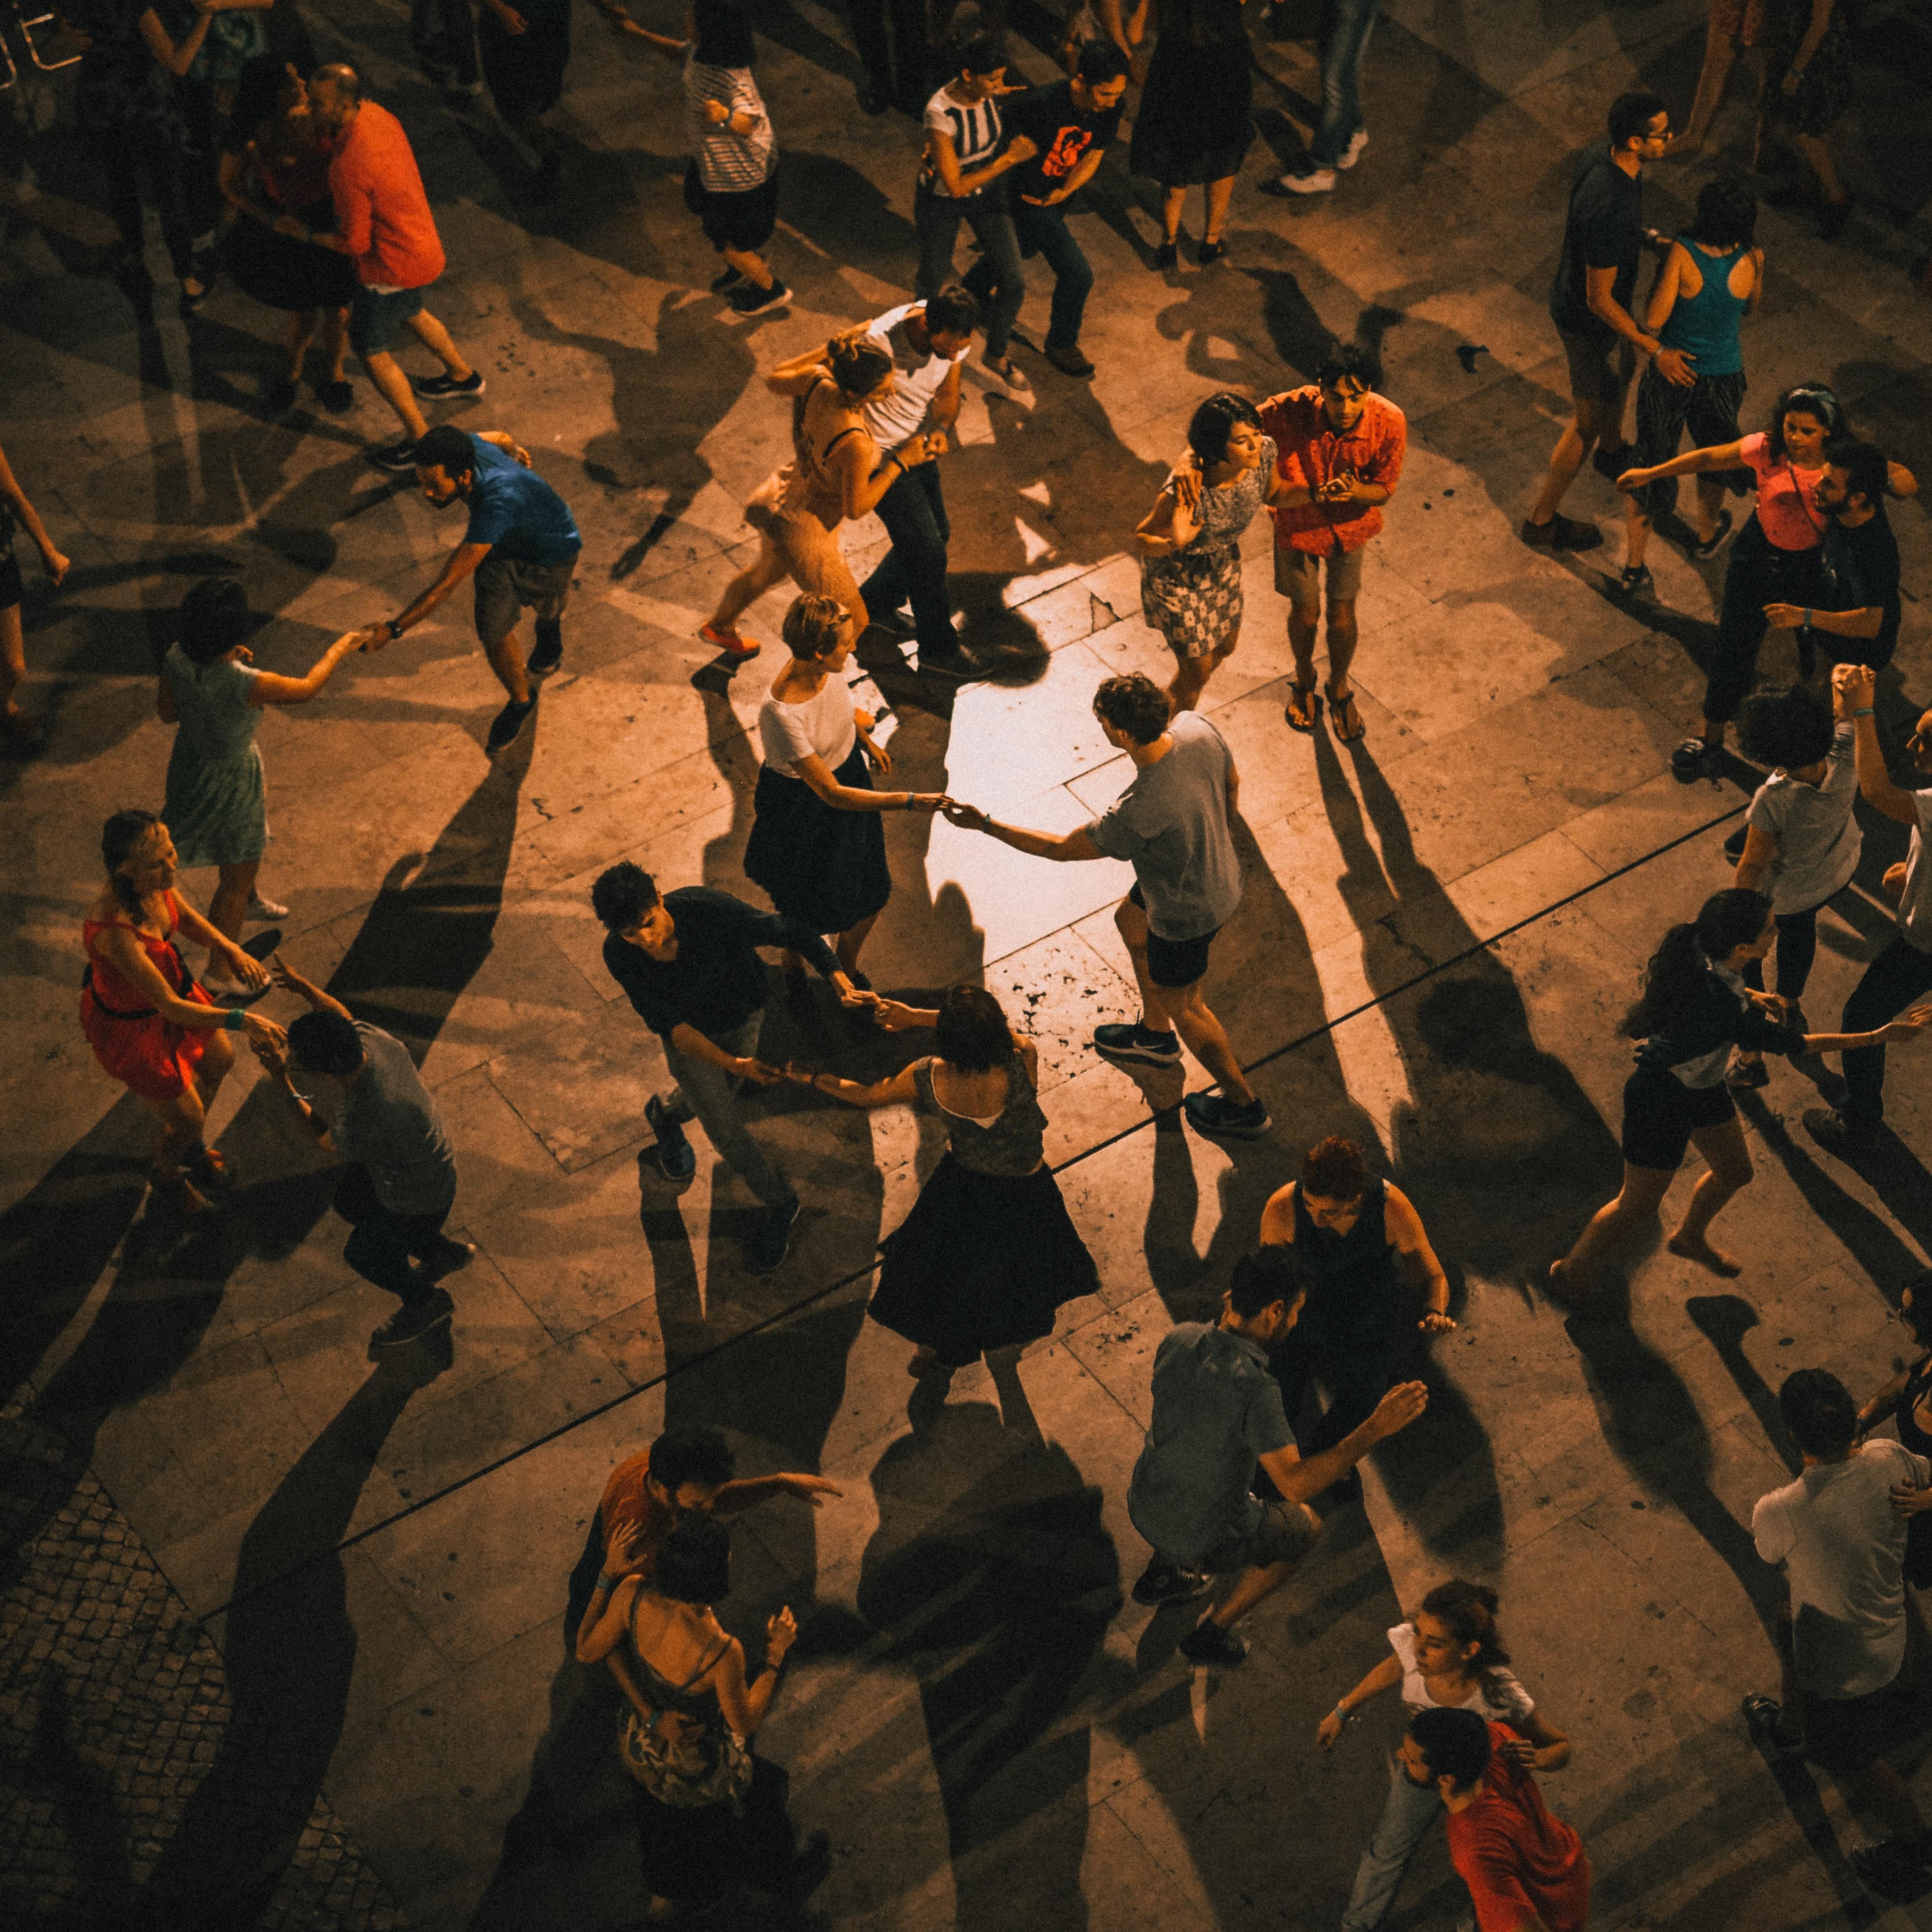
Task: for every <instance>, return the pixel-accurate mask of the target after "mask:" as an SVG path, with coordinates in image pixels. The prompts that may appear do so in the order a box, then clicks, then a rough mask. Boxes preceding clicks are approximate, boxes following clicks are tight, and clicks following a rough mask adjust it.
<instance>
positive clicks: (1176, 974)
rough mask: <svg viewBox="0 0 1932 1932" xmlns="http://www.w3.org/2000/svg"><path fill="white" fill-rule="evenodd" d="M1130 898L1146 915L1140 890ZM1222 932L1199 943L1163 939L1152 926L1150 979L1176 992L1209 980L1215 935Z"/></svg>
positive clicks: (1134, 890)
mask: <svg viewBox="0 0 1932 1932" xmlns="http://www.w3.org/2000/svg"><path fill="white" fill-rule="evenodd" d="M1127 896H1128V898H1130V899H1132V900H1133V902H1134V904H1136V905H1137V906H1139V907H1140V909H1141V910H1142V912H1145V911H1146V910H1147V901H1146V900H1145V899H1144V898H1142V897H1141V889H1140V887H1139V886H1135V888H1134V889H1133V891H1132V892H1130V893H1128V895H1127ZM1220 930H1221V929H1220V927H1219V926H1217V927H1216V928H1215V929H1214V932H1204V933H1203V934H1202V935H1201V937H1200V938H1199V939H1163V938H1161V936H1160V934H1159V933H1157V932H1155V931H1154V928H1153V927H1152V926H1149V927H1148V942H1147V944H1148V978H1149V979H1151V980H1152V981H1153V982H1154V984H1155V985H1156V986H1168V987H1172V988H1173V989H1175V991H1177V992H1178V991H1179V989H1181V988H1182V987H1184V986H1193V984H1194V983H1195V982H1196V980H1205V978H1206V977H1208V948H1209V947H1211V946H1212V945H1213V944H1214V938H1215V934H1216V933H1218V932H1220Z"/></svg>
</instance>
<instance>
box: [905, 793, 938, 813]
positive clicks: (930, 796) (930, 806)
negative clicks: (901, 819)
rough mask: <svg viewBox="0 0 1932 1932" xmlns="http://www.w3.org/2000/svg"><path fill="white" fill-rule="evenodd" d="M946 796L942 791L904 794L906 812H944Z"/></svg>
mask: <svg viewBox="0 0 1932 1932" xmlns="http://www.w3.org/2000/svg"><path fill="white" fill-rule="evenodd" d="M946 803H947V799H946V794H945V793H944V792H943V791H909V792H907V793H906V809H907V811H944V810H945V809H946Z"/></svg>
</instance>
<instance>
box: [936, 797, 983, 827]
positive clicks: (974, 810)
mask: <svg viewBox="0 0 1932 1932" xmlns="http://www.w3.org/2000/svg"><path fill="white" fill-rule="evenodd" d="M945 810H946V818H947V823H948V824H950V825H957V826H962V827H963V828H964V829H965V830H967V831H968V832H984V831H986V830H987V829H989V827H990V826H992V823H993V821H992V819H990V818H989V817H987V815H986V813H984V812H983V811H981V810H980V808H979V807H978V806H977V805H962V804H961V803H960V802H959V799H956V798H955V799H948V800H947V803H946V807H945Z"/></svg>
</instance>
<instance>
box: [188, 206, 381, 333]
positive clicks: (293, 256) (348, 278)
mask: <svg viewBox="0 0 1932 1932" xmlns="http://www.w3.org/2000/svg"><path fill="white" fill-rule="evenodd" d="M325 212H326V209H325ZM221 266H222V267H223V269H226V271H227V273H228V277H229V280H230V281H232V282H233V283H234V284H235V286H236V287H237V288H238V289H239V290H241V291H242V293H243V294H244V295H245V296H248V298H249V299H251V301H254V302H260V303H261V304H262V305H263V307H264V308H278V309H281V310H284V311H286V312H287V313H288V314H296V313H297V312H299V311H302V310H304V309H311V308H328V309H336V308H347V307H348V306H349V305H350V303H351V302H353V301H354V300H355V299H356V264H355V263H353V262H352V261H351V260H350V259H349V257H347V255H344V254H340V253H338V251H336V250H335V249H333V248H318V247H317V245H316V244H315V243H314V242H298V241H297V240H296V238H295V237H294V236H293V235H278V234H277V233H275V230H274V229H272V228H270V227H269V226H266V225H265V224H264V223H262V222H260V221H257V220H255V218H254V217H253V216H252V215H248V214H243V215H239V216H237V217H236V222H235V225H234V226H233V228H231V229H229V231H228V239H227V240H226V241H225V242H223V244H222V246H221Z"/></svg>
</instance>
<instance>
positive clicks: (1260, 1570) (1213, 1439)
mask: <svg viewBox="0 0 1932 1932" xmlns="http://www.w3.org/2000/svg"><path fill="white" fill-rule="evenodd" d="M1303 1295H1304V1291H1303V1289H1302V1286H1301V1280H1300V1278H1299V1277H1298V1275H1297V1274H1296V1272H1295V1263H1294V1261H1293V1259H1292V1256H1289V1255H1288V1254H1286V1253H1284V1252H1283V1250H1281V1249H1280V1248H1264V1249H1263V1250H1262V1251H1261V1253H1259V1254H1253V1255H1247V1256H1244V1257H1243V1258H1242V1259H1241V1260H1240V1261H1239V1262H1237V1263H1236V1264H1235V1273H1234V1277H1233V1279H1232V1281H1231V1282H1230V1283H1229V1286H1228V1289H1227V1292H1226V1294H1225V1295H1223V1298H1222V1308H1221V1319H1220V1321H1218V1322H1214V1323H1213V1324H1209V1323H1207V1322H1181V1323H1179V1324H1178V1325H1176V1326H1175V1328H1173V1329H1172V1330H1170V1331H1169V1334H1168V1335H1167V1337H1166V1340H1164V1341H1163V1343H1161V1345H1160V1350H1159V1352H1157V1354H1156V1355H1155V1356H1154V1422H1153V1426H1152V1427H1151V1428H1150V1429H1149V1430H1148V1436H1147V1446H1146V1447H1145V1448H1144V1449H1143V1450H1142V1451H1141V1454H1140V1460H1139V1462H1137V1463H1136V1464H1135V1465H1134V1474H1133V1482H1132V1484H1130V1486H1129V1488H1128V1490H1127V1514H1128V1516H1129V1517H1130V1518H1131V1519H1132V1520H1133V1526H1134V1527H1135V1529H1137V1530H1139V1532H1140V1533H1141V1535H1142V1536H1144V1537H1145V1538H1147V1540H1148V1542H1149V1543H1150V1544H1152V1545H1153V1547H1154V1555H1153V1556H1152V1558H1151V1560H1150V1561H1149V1562H1148V1567H1147V1568H1146V1570H1145V1571H1144V1572H1143V1573H1142V1577H1141V1579H1140V1580H1139V1583H1136V1584H1135V1586H1134V1601H1135V1602H1136V1603H1137V1604H1175V1603H1184V1602H1186V1601H1188V1600H1189V1599H1190V1598H1196V1597H1199V1596H1201V1595H1203V1594H1205V1592H1206V1591H1207V1590H1208V1588H1209V1587H1210V1586H1209V1579H1210V1578H1211V1577H1216V1576H1221V1575H1226V1574H1228V1573H1229V1572H1231V1571H1232V1572H1235V1573H1237V1574H1236V1575H1235V1587H1234V1588H1233V1589H1232V1590H1231V1591H1229V1593H1228V1596H1227V1599H1226V1601H1225V1602H1224V1603H1223V1604H1221V1605H1220V1607H1219V1608H1218V1609H1217V1610H1210V1611H1209V1612H1208V1614H1207V1615H1206V1616H1204V1617H1203V1618H1202V1620H1201V1621H1200V1622H1199V1624H1197V1625H1196V1626H1195V1627H1194V1628H1193V1630H1191V1631H1190V1632H1189V1633H1188V1634H1187V1636H1185V1637H1183V1638H1182V1639H1181V1655H1182V1656H1184V1657H1185V1658H1187V1659H1188V1661H1190V1663H1194V1664H1238V1663H1240V1662H1241V1659H1242V1658H1244V1657H1245V1656H1247V1654H1248V1647H1247V1644H1246V1643H1244V1642H1243V1641H1242V1640H1241V1638H1239V1637H1236V1636H1235V1634H1234V1625H1235V1623H1236V1622H1238V1620H1239V1619H1241V1618H1242V1617H1244V1616H1246V1615H1247V1613H1248V1612H1249V1611H1250V1610H1253V1608H1254V1607H1255V1606H1256V1604H1259V1603H1260V1602H1262V1601H1263V1599H1265V1598H1268V1597H1271V1596H1272V1595H1274V1592H1276V1591H1277V1590H1279V1589H1280V1588H1281V1586H1283V1584H1284V1583H1286V1582H1287V1581H1288V1580H1289V1577H1292V1576H1293V1575H1294V1574H1295V1568H1296V1565H1298V1564H1299V1563H1300V1562H1301V1559H1303V1558H1304V1556H1307V1554H1308V1553H1309V1551H1310V1549H1312V1548H1313V1546H1314V1543H1315V1539H1316V1535H1318V1534H1319V1532H1320V1529H1321V1527H1322V1525H1321V1520H1320V1519H1319V1517H1317V1516H1316V1514H1315V1513H1314V1511H1313V1510H1311V1509H1310V1508H1309V1507H1308V1504H1307V1499H1308V1498H1309V1497H1310V1496H1316V1495H1319V1493H1321V1492H1322V1490H1325V1489H1326V1488H1327V1487H1328V1485H1329V1484H1331V1483H1333V1482H1335V1481H1338V1480H1340V1478H1342V1477H1343V1476H1345V1475H1347V1474H1348V1472H1349V1471H1350V1470H1351V1469H1353V1468H1354V1467H1355V1465H1356V1464H1357V1463H1359V1462H1360V1461H1361V1460H1362V1458H1363V1457H1364V1456H1366V1455H1367V1454H1368V1453H1369V1451H1370V1450H1371V1449H1373V1448H1374V1447H1375V1446H1376V1444H1377V1443H1378V1442H1382V1441H1384V1440H1385V1439H1387V1438H1388V1437H1389V1436H1393V1435H1394V1434H1395V1433H1396V1432H1397V1430H1401V1429H1406V1428H1407V1427H1408V1426H1409V1424H1411V1423H1412V1422H1413V1421H1415V1418H1417V1417H1418V1415H1421V1413H1422V1412H1423V1409H1424V1406H1426V1405H1427V1402H1428V1400H1429V1392H1428V1391H1427V1388H1424V1385H1422V1384H1421V1382H1403V1383H1402V1384H1400V1385H1399V1386H1397V1388H1392V1389H1391V1390H1390V1391H1389V1392H1388V1394H1387V1395H1385V1396H1384V1397H1382V1400H1381V1401H1380V1402H1379V1403H1377V1404H1376V1409H1375V1412H1374V1414H1373V1415H1371V1416H1370V1418H1369V1419H1368V1420H1367V1421H1366V1422H1364V1423H1363V1424H1361V1425H1360V1426H1359V1427H1357V1428H1355V1429H1353V1430H1350V1431H1349V1433H1348V1434H1347V1435H1346V1436H1344V1437H1343V1439H1342V1440H1341V1441H1340V1442H1338V1443H1337V1444H1336V1445H1335V1446H1334V1448H1332V1449H1325V1450H1323V1451H1322V1453H1321V1454H1319V1455H1317V1456H1311V1457H1309V1458H1308V1459H1307V1461H1306V1462H1304V1460H1302V1457H1301V1451H1299V1450H1298V1449H1297V1448H1296V1447H1295V1433H1294V1431H1293V1430H1291V1429H1290V1428H1289V1426H1288V1418H1287V1416H1286V1415H1285V1414H1284V1413H1283V1409H1282V1406H1281V1387H1280V1384H1279V1383H1278V1382H1276V1380H1275V1379H1274V1376H1272V1375H1271V1373H1269V1370H1268V1350H1269V1349H1271V1347H1272V1346H1274V1344H1275V1343H1277V1342H1279V1341H1280V1340H1281V1339H1282V1337H1283V1336H1285V1335H1286V1334H1287V1333H1288V1332H1289V1330H1290V1329H1291V1328H1293V1327H1294V1326H1295V1318H1296V1317H1297V1316H1298V1315H1299V1314H1300V1313H1301V1304H1302V1301H1303ZM1256 1463H1259V1464H1260V1465H1261V1466H1262V1469H1264V1470H1265V1472H1267V1475H1268V1480H1269V1481H1271V1482H1272V1483H1273V1484H1274V1487H1275V1488H1276V1490H1277V1491H1278V1492H1279V1493H1280V1497H1281V1500H1280V1502H1262V1499H1260V1498H1259V1496H1256V1495H1255V1493H1253V1488H1252V1487H1251V1486H1252V1484H1253V1481H1254V1472H1255V1465H1256Z"/></svg>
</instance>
